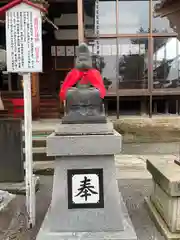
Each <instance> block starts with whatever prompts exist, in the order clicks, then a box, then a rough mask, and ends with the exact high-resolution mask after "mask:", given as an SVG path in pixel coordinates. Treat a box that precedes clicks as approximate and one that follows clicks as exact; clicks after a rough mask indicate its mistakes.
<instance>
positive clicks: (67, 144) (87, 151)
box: [47, 131, 122, 156]
mask: <svg viewBox="0 0 180 240" xmlns="http://www.w3.org/2000/svg"><path fill="white" fill-rule="evenodd" d="M121 145H122V136H121V135H120V134H119V133H118V132H116V131H114V135H81V136H75V135H74V136H56V135H55V133H52V134H51V135H49V136H48V137H47V155H48V156H88V155H90V156H92V155H112V154H118V153H120V152H121V148H122V146H121Z"/></svg>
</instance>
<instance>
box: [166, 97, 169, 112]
mask: <svg viewBox="0 0 180 240" xmlns="http://www.w3.org/2000/svg"><path fill="white" fill-rule="evenodd" d="M165 114H169V102H168V100H166V101H165Z"/></svg>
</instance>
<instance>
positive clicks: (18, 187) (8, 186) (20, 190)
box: [0, 176, 40, 195]
mask: <svg viewBox="0 0 180 240" xmlns="http://www.w3.org/2000/svg"><path fill="white" fill-rule="evenodd" d="M34 178H35V179H34V180H35V186H36V191H38V189H39V184H40V179H39V177H37V176H35V177H34ZM0 189H1V190H3V191H8V192H10V193H12V194H17V195H18V194H20V195H25V194H26V183H25V181H23V182H17V183H11V182H3V183H0Z"/></svg>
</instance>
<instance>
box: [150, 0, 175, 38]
mask: <svg viewBox="0 0 180 240" xmlns="http://www.w3.org/2000/svg"><path fill="white" fill-rule="evenodd" d="M157 3H159V1H155V0H153V2H152V5H153V9H154V8H155V5H156V4H157ZM152 31H153V32H154V33H173V32H175V31H174V30H173V28H172V27H171V26H170V22H169V20H168V18H167V17H163V18H162V17H155V16H154V14H153V16H152Z"/></svg>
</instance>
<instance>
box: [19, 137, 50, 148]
mask: <svg viewBox="0 0 180 240" xmlns="http://www.w3.org/2000/svg"><path fill="white" fill-rule="evenodd" d="M24 141H25V137H23V147H25V142H24ZM32 146H33V148H39V147H43V148H45V147H46V136H33V138H32Z"/></svg>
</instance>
